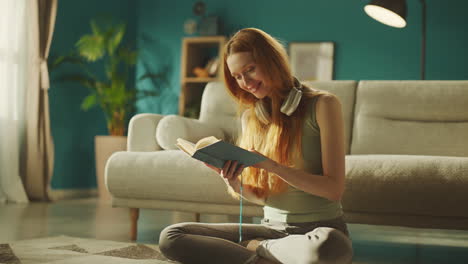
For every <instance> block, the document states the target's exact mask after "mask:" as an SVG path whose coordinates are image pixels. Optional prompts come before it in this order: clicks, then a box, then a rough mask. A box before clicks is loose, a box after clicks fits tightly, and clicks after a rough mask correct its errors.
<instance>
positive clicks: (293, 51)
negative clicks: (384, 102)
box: [288, 41, 335, 81]
mask: <svg viewBox="0 0 468 264" xmlns="http://www.w3.org/2000/svg"><path fill="white" fill-rule="evenodd" d="M288 51H289V60H290V64H291V71H292V74H293V75H294V76H295V77H296V78H298V79H299V80H301V81H317V80H320V81H328V80H333V64H334V53H335V43H334V42H330V41H327V42H291V43H289V50H288Z"/></svg>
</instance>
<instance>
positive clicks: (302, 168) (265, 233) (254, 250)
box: [160, 28, 353, 264]
mask: <svg viewBox="0 0 468 264" xmlns="http://www.w3.org/2000/svg"><path fill="white" fill-rule="evenodd" d="M223 62H224V80H225V84H226V87H227V89H228V90H229V92H230V94H231V95H232V96H233V97H234V98H235V100H236V101H237V102H238V105H239V109H240V111H239V113H242V114H241V119H242V134H241V135H240V137H239V142H238V145H239V146H240V147H242V148H245V149H248V150H250V151H252V152H256V153H260V154H262V155H264V156H265V157H267V159H266V160H265V161H262V162H260V163H257V164H255V165H253V166H250V167H247V168H245V167H244V166H243V165H242V164H237V162H236V161H227V162H226V163H225V164H224V167H223V168H222V169H218V168H215V167H212V166H210V167H211V168H212V169H213V170H215V171H216V172H217V173H218V174H219V175H220V176H221V177H222V178H223V179H224V180H225V182H226V184H227V186H228V190H229V192H230V193H231V194H232V195H233V196H235V197H237V198H239V193H241V190H242V198H245V199H247V200H249V201H251V202H254V203H257V204H260V205H263V206H264V207H263V208H264V218H263V220H262V222H261V224H243V225H242V238H243V241H241V242H239V240H238V238H239V229H238V224H228V223H226V224H205V223H181V224H175V225H172V226H169V227H167V228H166V229H164V230H163V232H162V233H161V238H160V249H161V251H162V252H163V253H164V255H166V256H167V257H168V258H170V259H174V260H177V261H180V262H182V263H287V264H289V263H351V259H352V255H353V252H352V246H351V240H350V239H349V234H348V230H347V226H346V223H345V222H344V220H343V211H342V207H341V202H340V200H341V198H342V195H343V192H344V185H345V146H344V141H345V139H344V124H343V117H342V113H341V104H340V102H339V100H338V99H337V97H336V96H334V95H332V94H329V93H326V92H323V91H319V90H316V89H313V88H311V87H307V86H305V85H302V84H301V83H300V82H299V81H298V80H297V79H296V78H294V77H293V76H292V74H291V70H290V66H289V64H288V57H287V54H286V51H285V49H284V47H283V46H282V45H281V43H280V42H279V41H278V40H276V39H275V38H273V37H272V36H270V35H269V34H267V33H265V32H263V31H261V30H259V29H255V28H246V29H242V30H240V31H239V32H237V33H236V34H235V35H234V36H233V37H232V38H231V39H230V40H229V41H228V43H227V44H226V46H225V49H224V58H223ZM207 166H208V165H207ZM241 179H242V181H241ZM241 186H242V189H241Z"/></svg>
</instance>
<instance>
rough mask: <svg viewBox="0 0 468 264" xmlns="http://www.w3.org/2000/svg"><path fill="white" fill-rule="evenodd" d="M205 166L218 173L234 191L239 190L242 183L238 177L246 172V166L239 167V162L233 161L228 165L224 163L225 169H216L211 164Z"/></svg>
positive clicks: (229, 161)
mask: <svg viewBox="0 0 468 264" xmlns="http://www.w3.org/2000/svg"><path fill="white" fill-rule="evenodd" d="M205 165H206V166H207V167H209V168H211V169H212V170H214V171H216V172H217V173H218V174H219V175H220V176H221V177H222V178H223V180H224V181H225V182H226V184H229V185H230V186H231V187H232V188H233V189H234V190H236V191H237V190H238V187H239V185H240V181H239V178H238V176H239V175H240V174H241V173H242V171H243V170H244V168H245V166H244V165H239V166H238V162H237V161H232V160H228V161H226V163H224V167H223V168H222V169H220V168H216V167H214V166H212V165H210V164H207V163H205Z"/></svg>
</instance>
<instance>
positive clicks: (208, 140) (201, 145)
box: [195, 136, 220, 149]
mask: <svg viewBox="0 0 468 264" xmlns="http://www.w3.org/2000/svg"><path fill="white" fill-rule="evenodd" d="M218 141H220V139H217V138H216V137H213V136H211V137H206V138H202V139H200V140H199V141H198V142H197V144H195V149H201V148H204V147H206V146H209V145H211V144H214V143H216V142H218Z"/></svg>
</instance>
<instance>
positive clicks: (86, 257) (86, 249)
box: [0, 236, 176, 264]
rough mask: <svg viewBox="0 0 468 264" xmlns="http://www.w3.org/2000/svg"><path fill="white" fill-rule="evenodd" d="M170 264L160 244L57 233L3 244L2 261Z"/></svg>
mask: <svg viewBox="0 0 468 264" xmlns="http://www.w3.org/2000/svg"><path fill="white" fill-rule="evenodd" d="M37 263H49V264H59V263H60V264H75V263H76V264H78V263H79V264H81V263H89V264H94V263H96V264H108V263H109V264H110V263H112V264H119V263H129V264H132V263H135V264H150V263H151V264H169V263H176V262H173V261H170V260H167V259H166V258H165V257H164V256H163V255H162V254H161V252H160V251H159V248H158V246H157V245H147V244H135V243H125V242H115V241H107V240H96V239H86V238H76V237H69V236H56V237H47V238H38V239H30V240H22V241H15V242H12V243H9V244H0V264H37Z"/></svg>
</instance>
